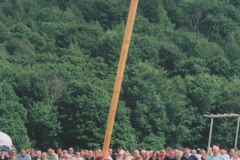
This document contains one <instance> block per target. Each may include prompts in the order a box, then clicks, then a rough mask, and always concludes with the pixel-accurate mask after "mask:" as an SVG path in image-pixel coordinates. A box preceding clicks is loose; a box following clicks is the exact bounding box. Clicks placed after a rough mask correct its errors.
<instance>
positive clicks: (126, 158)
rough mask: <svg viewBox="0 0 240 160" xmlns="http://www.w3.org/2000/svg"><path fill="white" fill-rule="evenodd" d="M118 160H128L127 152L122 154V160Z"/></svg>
mask: <svg viewBox="0 0 240 160" xmlns="http://www.w3.org/2000/svg"><path fill="white" fill-rule="evenodd" d="M120 160H130V159H129V157H128V154H127V152H124V153H123V156H122V158H120Z"/></svg>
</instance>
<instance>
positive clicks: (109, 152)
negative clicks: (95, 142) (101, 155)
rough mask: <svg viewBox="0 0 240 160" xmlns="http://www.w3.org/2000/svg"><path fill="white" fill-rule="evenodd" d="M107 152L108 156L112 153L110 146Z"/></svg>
mask: <svg viewBox="0 0 240 160" xmlns="http://www.w3.org/2000/svg"><path fill="white" fill-rule="evenodd" d="M108 154H109V156H111V155H112V148H109V149H108Z"/></svg>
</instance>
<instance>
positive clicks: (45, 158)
mask: <svg viewBox="0 0 240 160" xmlns="http://www.w3.org/2000/svg"><path fill="white" fill-rule="evenodd" d="M239 157H240V155H239V153H238V152H235V150H234V149H230V150H229V153H228V152H227V150H225V149H220V148H219V146H216V145H215V146H213V147H212V148H211V147H210V148H209V149H208V153H207V152H206V150H204V149H198V150H195V149H190V148H187V147H186V148H184V150H183V151H181V150H178V149H172V148H166V149H162V150H160V151H148V150H144V149H138V150H135V151H134V152H133V154H132V155H131V153H130V151H129V150H124V149H123V148H122V147H118V149H117V153H113V150H112V149H111V148H109V150H108V156H107V157H106V158H103V157H102V151H101V149H97V150H94V151H93V150H80V151H77V152H74V149H73V148H69V149H68V150H62V148H58V149H57V150H56V152H55V150H54V149H52V148H49V149H48V150H47V152H42V151H40V150H37V151H35V150H34V149H26V150H25V149H23V150H21V151H20V153H19V154H18V153H17V151H16V149H14V148H13V149H12V150H11V152H10V153H8V152H7V151H4V150H2V151H1V160H240V158H239Z"/></svg>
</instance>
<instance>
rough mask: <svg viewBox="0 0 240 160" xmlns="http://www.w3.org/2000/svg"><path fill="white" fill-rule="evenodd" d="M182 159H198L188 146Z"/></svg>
mask: <svg viewBox="0 0 240 160" xmlns="http://www.w3.org/2000/svg"><path fill="white" fill-rule="evenodd" d="M181 160H198V159H197V157H196V156H194V155H192V154H191V153H190V149H189V148H188V147H185V148H184V155H183V156H182V158H181Z"/></svg>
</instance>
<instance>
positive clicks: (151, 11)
mask: <svg viewBox="0 0 240 160" xmlns="http://www.w3.org/2000/svg"><path fill="white" fill-rule="evenodd" d="M129 4H130V0H51V1H49V0H40V1H39V0H1V1H0V68H1V69H0V79H1V80H0V128H1V131H3V132H6V133H7V134H9V135H10V136H11V137H12V139H13V142H14V144H15V145H16V146H18V147H19V148H28V147H34V148H38V149H43V150H46V149H47V148H48V147H52V148H56V147H63V148H67V147H70V146H71V147H74V148H75V149H81V148H84V149H96V148H101V147H102V144H103V137H104V134H105V126H106V122H107V116H108V111H109V107H110V101H111V95H112V92H113V86H114V81H115V75H116V70H117V64H118V59H119V53H120V49H121V44H122V38H123V33H124V28H125V22H126V19H127V14H128V9H129ZM239 8H240V2H239V1H237V0H211V1H210V0H140V2H139V7H138V12H137V16H136V21H135V26H134V30H133V36H132V40H131V46H130V50H129V57H128V60H127V66H126V71H125V76H124V80H123V85H122V90H121V97H120V102H119V105H118V110H117V115H116V122H115V125H114V131H113V137H112V141H111V147H113V148H116V147H117V146H118V145H121V146H123V147H124V148H127V149H130V150H131V151H132V150H134V149H136V148H138V147H143V148H145V149H160V148H162V147H173V148H181V147H186V146H188V147H195V148H196V147H205V148H206V146H207V142H208V134H209V124H210V119H208V118H205V117H203V115H204V114H210V113H211V114H216V113H239V112H240V9H239ZM235 130H236V120H235V119H234V118H223V119H215V120H214V127H213V139H212V144H214V143H220V144H221V146H222V148H230V147H233V145H234V138H235Z"/></svg>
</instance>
